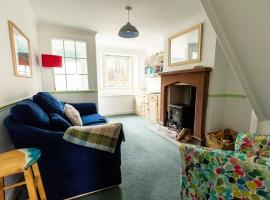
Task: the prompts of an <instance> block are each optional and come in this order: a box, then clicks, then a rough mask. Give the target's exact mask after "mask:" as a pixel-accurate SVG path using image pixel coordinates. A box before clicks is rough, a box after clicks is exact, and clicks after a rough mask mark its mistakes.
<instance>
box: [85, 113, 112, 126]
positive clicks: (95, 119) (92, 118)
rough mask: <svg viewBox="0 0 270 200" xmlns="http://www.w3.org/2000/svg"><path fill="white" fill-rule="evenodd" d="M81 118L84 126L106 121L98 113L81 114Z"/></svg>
mask: <svg viewBox="0 0 270 200" xmlns="http://www.w3.org/2000/svg"><path fill="white" fill-rule="evenodd" d="M81 118H82V122H83V125H84V126H86V125H94V124H102V123H106V122H107V119H106V118H105V117H103V116H101V115H100V114H92V115H84V116H81Z"/></svg>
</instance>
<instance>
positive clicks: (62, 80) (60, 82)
mask: <svg viewBox="0 0 270 200" xmlns="http://www.w3.org/2000/svg"><path fill="white" fill-rule="evenodd" d="M54 77H55V89H56V90H57V91H59V90H66V76H65V75H54Z"/></svg>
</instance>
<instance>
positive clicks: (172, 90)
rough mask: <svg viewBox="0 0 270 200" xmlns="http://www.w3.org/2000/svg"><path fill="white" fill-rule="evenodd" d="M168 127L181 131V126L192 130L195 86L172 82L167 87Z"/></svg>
mask: <svg viewBox="0 0 270 200" xmlns="http://www.w3.org/2000/svg"><path fill="white" fill-rule="evenodd" d="M168 91H169V92H168V102H169V103H168V104H169V105H168V122H167V126H168V127H169V129H172V130H174V131H177V132H179V131H181V129H182V128H186V129H190V130H192V131H193V127H194V115H195V100H196V88H195V87H193V86H190V85H183V84H174V85H171V86H169V87H168Z"/></svg>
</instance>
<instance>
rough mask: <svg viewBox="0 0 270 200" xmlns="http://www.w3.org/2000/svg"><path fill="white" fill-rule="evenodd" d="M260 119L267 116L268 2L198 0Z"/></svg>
mask: <svg viewBox="0 0 270 200" xmlns="http://www.w3.org/2000/svg"><path fill="white" fill-rule="evenodd" d="M201 3H202V5H203V7H204V9H205V11H206V14H207V15H208V17H209V19H210V21H211V23H212V25H213V28H214V29H215V31H216V33H217V37H218V39H219V41H220V43H221V45H222V47H223V48H224V51H225V54H226V55H227V57H228V60H229V61H230V64H231V65H232V67H233V70H234V72H235V74H236V75H237V77H238V78H239V80H240V83H241V85H242V87H243V89H244V90H245V92H246V94H247V96H248V98H249V101H250V103H251V105H252V107H253V109H254V111H255V112H256V114H257V116H258V117H259V119H260V120H266V119H268V120H269V119H270V1H269V0H237V1H236V0H201Z"/></svg>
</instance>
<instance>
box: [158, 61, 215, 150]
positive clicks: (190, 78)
mask: <svg viewBox="0 0 270 200" xmlns="http://www.w3.org/2000/svg"><path fill="white" fill-rule="evenodd" d="M210 72H211V68H209V67H200V66H198V67H194V68H193V69H186V70H178V71H170V72H162V73H160V75H161V106H160V109H161V110H160V123H161V124H163V125H166V124H167V121H168V109H169V105H168V87H169V86H171V85H174V84H178V83H181V84H187V85H190V86H193V87H195V88H196V100H195V117H194V128H193V130H194V131H193V138H194V139H195V140H198V141H199V142H200V143H201V145H202V146H205V117H206V109H207V100H208V87H209V76H210Z"/></svg>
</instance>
